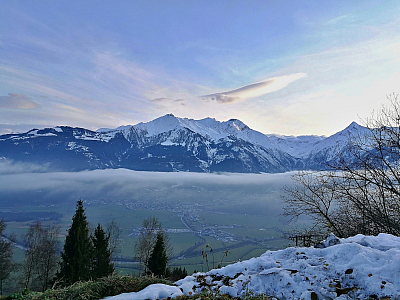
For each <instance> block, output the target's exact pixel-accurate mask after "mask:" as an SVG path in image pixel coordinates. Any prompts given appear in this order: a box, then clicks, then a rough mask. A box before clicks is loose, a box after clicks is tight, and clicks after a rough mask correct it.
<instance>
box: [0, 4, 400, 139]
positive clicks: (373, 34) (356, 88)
mask: <svg viewBox="0 0 400 300" xmlns="http://www.w3.org/2000/svg"><path fill="white" fill-rule="evenodd" d="M399 16H400V2H399V1H397V0H396V1H379V0H374V1H368V0H365V1H350V0H347V1H339V0H338V1H316V0H315V1H303V0H298V1H267V0H265V1H251V0H247V1H234V0H227V1H223V0H218V1H215V0H214V1H206V0H202V1H190V0H185V1H184V0H182V1H151V0H147V1H140V0H137V1H122V0H121V1H44V0H41V1H0V133H7V132H12V131H25V130H28V129H31V128H33V127H36V128H42V127H46V126H56V125H70V126H79V127H85V128H90V129H97V128H99V127H117V126H120V125H126V124H136V123H138V122H147V121H150V120H152V119H154V118H156V117H159V116H161V115H164V114H167V113H173V114H174V115H176V116H178V117H188V118H194V119H200V118H205V117H214V118H216V119H217V120H221V121H222V120H227V119H230V118H237V119H240V120H242V121H243V122H244V123H246V124H247V125H248V126H250V127H251V128H253V129H256V130H259V131H261V132H264V133H278V134H285V135H300V134H318V135H330V134H333V133H335V132H336V131H339V130H341V129H343V128H345V127H346V126H347V125H349V124H350V123H351V122H352V121H357V122H358V121H360V118H361V119H364V118H366V117H368V116H370V114H371V113H372V111H373V110H376V109H379V108H380V106H381V105H382V104H387V103H388V100H387V99H386V95H388V94H390V93H393V92H394V93H398V92H399V85H400V18H399Z"/></svg>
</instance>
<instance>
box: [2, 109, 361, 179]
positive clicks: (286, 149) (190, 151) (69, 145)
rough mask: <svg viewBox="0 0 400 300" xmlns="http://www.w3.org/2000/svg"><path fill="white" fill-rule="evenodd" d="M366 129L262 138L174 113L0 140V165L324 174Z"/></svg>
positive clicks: (233, 123) (234, 123) (238, 125)
mask: <svg viewBox="0 0 400 300" xmlns="http://www.w3.org/2000/svg"><path fill="white" fill-rule="evenodd" d="M365 130H366V129H365V128H364V127H362V126H359V125H358V124H356V123H352V124H351V125H350V126H349V127H347V128H346V129H344V130H343V131H341V132H339V133H337V134H335V135H332V136H330V137H322V136H300V137H293V136H279V135H272V134H269V135H265V134H263V133H261V132H258V131H255V130H252V129H251V128H249V127H248V126H246V125H245V124H244V123H243V122H241V121H239V120H236V119H231V120H229V121H226V122H219V121H216V120H215V119H211V118H206V119H202V120H192V119H187V118H178V117H175V116H173V115H171V114H168V115H165V116H163V117H160V118H157V119H155V120H153V121H151V122H148V123H139V124H137V125H128V126H122V127H119V128H116V129H101V130H98V131H91V130H87V129H84V128H72V127H67V126H60V127H55V128H45V129H41V130H38V129H32V130H30V131H28V132H26V133H18V134H6V135H1V136H0V158H3V159H7V160H12V161H14V162H29V163H36V164H41V165H43V164H44V165H47V166H48V167H49V168H50V169H52V170H63V171H80V170H86V169H89V170H93V169H107V168H127V169H132V170H137V171H161V172H176V171H189V172H240V173H259V172H267V173H279V172H286V171H293V170H303V169H313V170H323V169H326V168H327V165H326V162H327V161H328V162H332V161H333V160H335V159H337V154H338V152H339V151H342V152H343V151H345V149H346V146H347V144H348V137H349V136H352V135H357V134H360V133H362V132H364V131H365Z"/></svg>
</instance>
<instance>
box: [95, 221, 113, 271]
mask: <svg viewBox="0 0 400 300" xmlns="http://www.w3.org/2000/svg"><path fill="white" fill-rule="evenodd" d="M109 239H110V237H109V235H106V234H105V232H104V230H103V228H102V227H101V226H100V224H98V225H97V228H96V229H95V231H94V235H93V237H92V241H93V246H94V255H93V277H94V278H101V277H106V276H109V275H111V274H112V273H113V272H114V270H115V269H114V264H113V263H112V261H111V251H110V248H109V243H108V242H109Z"/></svg>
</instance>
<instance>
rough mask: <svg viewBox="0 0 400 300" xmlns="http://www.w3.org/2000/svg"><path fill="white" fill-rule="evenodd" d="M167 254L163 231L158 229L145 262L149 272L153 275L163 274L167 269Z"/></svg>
mask: <svg viewBox="0 0 400 300" xmlns="http://www.w3.org/2000/svg"><path fill="white" fill-rule="evenodd" d="M167 264H168V256H167V250H166V247H165V239H164V233H163V232H162V231H161V230H160V231H159V232H158V233H157V239H156V243H155V245H154V248H153V252H152V253H151V255H150V257H149V260H148V262H147V268H148V270H149V272H150V273H151V274H153V275H155V276H160V277H161V276H165V272H166V270H167Z"/></svg>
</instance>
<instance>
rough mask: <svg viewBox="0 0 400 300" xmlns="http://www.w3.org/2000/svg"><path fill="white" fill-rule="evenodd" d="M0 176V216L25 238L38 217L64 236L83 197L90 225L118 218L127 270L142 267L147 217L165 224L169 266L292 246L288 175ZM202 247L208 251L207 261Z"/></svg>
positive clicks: (201, 265) (197, 266)
mask: <svg viewBox="0 0 400 300" xmlns="http://www.w3.org/2000/svg"><path fill="white" fill-rule="evenodd" d="M0 177H1V179H2V180H1V181H0V182H1V183H0V191H1V192H0V196H1V197H0V215H2V216H3V217H4V216H5V217H6V218H9V219H10V218H11V219H10V220H9V221H8V222H7V230H6V234H14V235H16V237H17V240H18V241H19V242H21V240H22V238H21V236H22V235H23V234H24V233H26V231H27V228H28V227H29V225H30V224H32V223H34V222H35V221H36V220H41V221H42V222H43V223H44V224H46V223H49V222H53V223H54V222H55V223H57V224H59V225H60V226H61V235H60V241H62V242H63V237H64V235H65V233H66V230H67V229H68V227H69V225H70V224H71V218H72V216H73V214H74V212H75V205H76V201H77V200H79V199H82V200H83V201H84V207H85V209H86V214H87V218H88V221H89V222H90V224H91V226H92V227H95V226H96V225H97V223H100V224H102V225H103V226H105V225H106V224H107V223H108V222H110V221H111V220H113V219H114V220H115V221H116V222H117V223H118V224H119V226H120V227H121V230H122V233H121V240H120V246H119V247H118V251H117V252H118V253H117V258H116V260H117V262H116V265H117V268H118V269H119V270H120V272H121V273H123V274H125V273H136V274H137V272H138V266H137V263H136V262H135V261H134V245H135V243H136V241H137V239H138V237H137V230H138V229H139V227H140V226H141V224H142V222H143V220H144V219H146V218H147V217H153V216H154V217H156V218H158V219H159V221H160V222H161V223H162V225H163V228H165V229H166V230H167V232H168V235H169V237H170V240H171V244H172V246H173V259H172V261H171V265H172V266H182V267H185V268H186V269H187V270H188V272H193V271H194V270H197V271H202V270H204V271H206V270H207V269H209V268H212V267H213V260H214V267H217V265H218V264H219V263H220V262H221V260H222V259H223V265H225V264H226V263H232V262H236V261H238V260H244V259H248V258H251V257H254V256H259V255H260V254H262V253H263V252H265V251H266V250H275V249H279V248H283V247H286V246H288V244H289V241H287V240H284V239H282V238H281V237H280V233H279V231H280V230H282V229H285V227H286V222H287V220H286V219H285V218H283V217H282V216H281V213H282V200H281V194H282V187H283V186H284V185H290V174H198V173H156V172H154V173H151V172H134V171H129V170H97V171H85V172H79V173H63V172H62V173H61V172H60V173H13V174H3V175H0ZM206 245H209V246H211V247H212V249H213V254H214V258H212V255H211V253H209V250H210V249H209V248H206ZM203 250H204V251H207V253H209V254H208V257H207V258H208V265H207V262H206V260H205V259H204V258H203V257H202V255H201V253H202V251H203ZM227 250H229V253H228V255H227V256H225V255H224V254H223V253H224V252H225V251H227ZM18 257H22V256H21V255H18Z"/></svg>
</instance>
